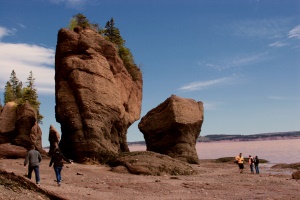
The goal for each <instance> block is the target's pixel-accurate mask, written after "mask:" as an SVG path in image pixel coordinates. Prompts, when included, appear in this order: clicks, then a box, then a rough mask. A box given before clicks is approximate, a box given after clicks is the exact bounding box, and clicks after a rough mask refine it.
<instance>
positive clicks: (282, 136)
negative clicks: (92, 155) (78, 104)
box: [127, 131, 300, 145]
mask: <svg viewBox="0 0 300 200" xmlns="http://www.w3.org/2000/svg"><path fill="white" fill-rule="evenodd" d="M292 139H300V131H290V132H277V133H261V134H254V135H207V136H199V137H198V139H197V143H207V142H246V141H267V140H292ZM127 143H128V145H146V142H145V141H136V142H127Z"/></svg>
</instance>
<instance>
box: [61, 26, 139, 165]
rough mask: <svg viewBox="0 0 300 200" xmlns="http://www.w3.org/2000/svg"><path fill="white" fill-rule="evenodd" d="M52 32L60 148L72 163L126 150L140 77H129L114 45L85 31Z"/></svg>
mask: <svg viewBox="0 0 300 200" xmlns="http://www.w3.org/2000/svg"><path fill="white" fill-rule="evenodd" d="M74 30H75V31H70V30H67V29H61V30H60V31H59V32H58V39H57V46H56V55H55V97H56V107H55V111H56V120H57V122H59V123H60V124H61V134H62V135H61V141H60V144H59V146H60V148H61V149H62V151H63V153H64V154H65V155H66V156H68V157H70V158H73V159H74V160H77V161H83V160H84V159H85V158H96V157H99V156H101V155H103V154H107V153H119V152H127V151H129V149H128V146H127V139H126V134H127V129H128V127H129V126H130V125H131V124H132V123H133V122H134V121H136V120H138V119H139V118H140V112H141V100H142V75H141V72H140V71H139V70H138V69H136V72H137V74H138V78H137V79H133V78H132V76H131V75H130V74H129V73H128V71H127V69H126V68H125V67H124V65H123V62H122V60H121V59H120V57H119V55H118V51H117V49H116V46H115V45H114V44H113V43H111V42H109V41H106V40H105V39H104V38H103V37H102V36H101V35H99V34H98V33H96V32H94V31H92V30H89V29H84V30H82V29H80V28H76V29H74Z"/></svg>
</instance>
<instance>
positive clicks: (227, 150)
mask: <svg viewBox="0 0 300 200" xmlns="http://www.w3.org/2000/svg"><path fill="white" fill-rule="evenodd" d="M129 149H130V151H144V150H146V146H144V145H129ZM196 150H197V154H198V157H199V159H217V158H221V157H235V156H237V155H238V154H239V153H242V154H243V156H244V157H248V156H249V155H252V156H258V158H262V159H266V160H268V161H269V163H270V164H277V163H296V162H300V139H288V140H263V141H243V142H231V141H230V142H208V143H203V142H201V143H197V144H196Z"/></svg>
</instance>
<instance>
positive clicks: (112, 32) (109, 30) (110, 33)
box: [103, 18, 125, 48]
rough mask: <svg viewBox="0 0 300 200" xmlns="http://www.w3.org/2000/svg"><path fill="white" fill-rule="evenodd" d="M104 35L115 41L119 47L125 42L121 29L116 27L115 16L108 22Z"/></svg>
mask: <svg viewBox="0 0 300 200" xmlns="http://www.w3.org/2000/svg"><path fill="white" fill-rule="evenodd" d="M103 35H104V36H106V38H107V39H108V40H109V41H111V42H112V43H115V44H116V45H117V46H118V47H119V48H120V47H121V46H124V44H125V40H124V39H123V38H122V36H121V34H120V30H119V29H118V28H117V27H115V20H114V18H111V19H110V20H109V21H108V22H106V25H105V29H104V30H103Z"/></svg>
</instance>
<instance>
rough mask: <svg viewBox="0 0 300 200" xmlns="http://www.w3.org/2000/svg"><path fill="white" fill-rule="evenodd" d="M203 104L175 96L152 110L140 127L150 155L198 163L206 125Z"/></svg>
mask: <svg viewBox="0 0 300 200" xmlns="http://www.w3.org/2000/svg"><path fill="white" fill-rule="evenodd" d="M203 115H204V114H203V103H202V102H200V101H199V102H196V101H195V100H193V99H186V98H181V97H178V96H175V95H172V96H171V97H169V98H168V99H166V100H165V101H164V102H163V103H161V104H160V105H158V106H157V107H156V108H154V109H152V110H150V111H149V112H148V113H147V114H146V115H145V116H144V117H143V118H142V119H141V121H140V123H139V125H138V127H139V129H140V131H141V132H142V133H143V134H144V138H145V141H146V145H147V150H148V151H153V152H157V153H160V154H166V155H169V156H170V157H173V158H176V159H179V160H182V161H185V162H188V163H198V162H199V159H198V156H197V151H196V148H195V145H196V139H197V138H198V136H199V135H200V131H201V126H202V123H203Z"/></svg>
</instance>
